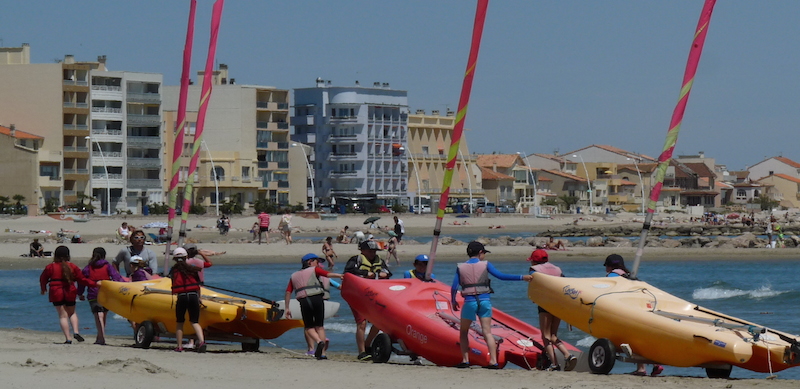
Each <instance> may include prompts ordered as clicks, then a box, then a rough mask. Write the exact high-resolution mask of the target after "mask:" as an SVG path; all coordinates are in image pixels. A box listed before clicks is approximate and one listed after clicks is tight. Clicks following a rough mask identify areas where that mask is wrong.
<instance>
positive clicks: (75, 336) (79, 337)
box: [72, 333, 83, 342]
mask: <svg viewBox="0 0 800 389" xmlns="http://www.w3.org/2000/svg"><path fill="white" fill-rule="evenodd" d="M72 337H73V338H75V340H77V341H78V342H83V336H81V334H79V333H75V335H72Z"/></svg>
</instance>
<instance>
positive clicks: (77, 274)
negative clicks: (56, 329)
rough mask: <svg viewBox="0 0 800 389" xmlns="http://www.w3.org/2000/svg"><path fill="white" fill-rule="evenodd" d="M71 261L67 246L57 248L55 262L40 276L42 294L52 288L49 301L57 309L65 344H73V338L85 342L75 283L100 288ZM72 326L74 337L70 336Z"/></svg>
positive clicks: (54, 254) (54, 256)
mask: <svg viewBox="0 0 800 389" xmlns="http://www.w3.org/2000/svg"><path fill="white" fill-rule="evenodd" d="M69 260H70V255H69V248H68V247H67V246H58V247H56V249H55V251H54V252H53V262H51V263H50V264H49V265H47V266H46V267H45V268H44V270H43V271H42V274H41V275H40V276H39V285H40V286H41V289H42V294H45V293H48V286H49V287H50V290H49V295H48V296H49V300H50V302H51V303H53V306H54V307H55V308H56V313H57V314H58V323H59V325H60V326H61V332H63V333H64V337H65V338H66V341H65V342H64V343H65V344H72V339H73V338H74V339H75V340H77V341H78V342H83V337H82V336H81V334H80V326H79V325H78V315H76V314H75V299H76V298H77V297H78V288H76V287H75V281H77V282H79V283H81V284H84V285H86V286H91V287H97V286H99V282H95V281H92V280H91V279H89V278H86V277H84V275H83V272H81V269H80V268H79V267H78V266H76V265H75V264H74V263H72V262H70V261H69ZM70 324H71V325H72V332H73V335H70Z"/></svg>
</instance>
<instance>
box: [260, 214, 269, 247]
mask: <svg viewBox="0 0 800 389" xmlns="http://www.w3.org/2000/svg"><path fill="white" fill-rule="evenodd" d="M261 234H264V235H265V236H266V237H267V244H269V214H268V213H266V212H263V211H262V212H261V213H259V214H258V244H261Z"/></svg>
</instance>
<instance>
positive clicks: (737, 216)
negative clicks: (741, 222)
mask: <svg viewBox="0 0 800 389" xmlns="http://www.w3.org/2000/svg"><path fill="white" fill-rule="evenodd" d="M726 217H727V218H728V219H738V218H739V214H738V213H729V214H728V216H726Z"/></svg>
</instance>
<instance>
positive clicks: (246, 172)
mask: <svg viewBox="0 0 800 389" xmlns="http://www.w3.org/2000/svg"><path fill="white" fill-rule="evenodd" d="M249 179H250V166H242V180H249Z"/></svg>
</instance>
